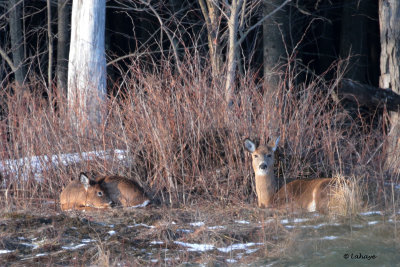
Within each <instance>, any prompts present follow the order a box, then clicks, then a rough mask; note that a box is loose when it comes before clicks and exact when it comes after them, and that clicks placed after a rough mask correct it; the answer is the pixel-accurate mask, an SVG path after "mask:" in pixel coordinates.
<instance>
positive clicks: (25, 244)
mask: <svg viewBox="0 0 400 267" xmlns="http://www.w3.org/2000/svg"><path fill="white" fill-rule="evenodd" d="M21 245H24V246H27V247H31V248H32V249H37V248H38V247H39V246H38V245H36V244H31V243H21Z"/></svg>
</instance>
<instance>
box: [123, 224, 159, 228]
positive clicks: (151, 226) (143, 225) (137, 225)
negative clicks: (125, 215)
mask: <svg viewBox="0 0 400 267" xmlns="http://www.w3.org/2000/svg"><path fill="white" fill-rule="evenodd" d="M140 226H142V227H146V228H154V226H153V225H147V224H144V223H137V224H134V225H133V226H131V225H129V226H128V227H140Z"/></svg>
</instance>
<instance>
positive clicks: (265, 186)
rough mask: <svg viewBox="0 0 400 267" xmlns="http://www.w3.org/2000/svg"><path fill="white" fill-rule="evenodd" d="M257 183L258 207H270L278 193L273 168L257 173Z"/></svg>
mask: <svg viewBox="0 0 400 267" xmlns="http://www.w3.org/2000/svg"><path fill="white" fill-rule="evenodd" d="M255 181H256V191H257V198H258V206H259V207H260V208H266V207H269V206H270V204H271V201H272V197H273V195H274V194H275V192H276V181H275V175H274V170H273V169H272V168H268V170H267V171H266V172H256V173H255Z"/></svg>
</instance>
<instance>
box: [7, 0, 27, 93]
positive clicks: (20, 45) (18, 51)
mask: <svg viewBox="0 0 400 267" xmlns="http://www.w3.org/2000/svg"><path fill="white" fill-rule="evenodd" d="M22 3H23V1H22V0H10V2H9V10H10V19H9V25H10V35H11V49H12V62H13V65H14V67H15V70H14V74H15V80H16V82H17V84H18V85H20V86H22V85H23V83H24V80H25V76H26V71H25V67H24V58H25V57H24V40H23V36H24V35H23V33H22V11H21V10H22Z"/></svg>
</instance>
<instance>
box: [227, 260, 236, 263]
mask: <svg viewBox="0 0 400 267" xmlns="http://www.w3.org/2000/svg"><path fill="white" fill-rule="evenodd" d="M226 262H227V263H235V262H237V260H234V259H226Z"/></svg>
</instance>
